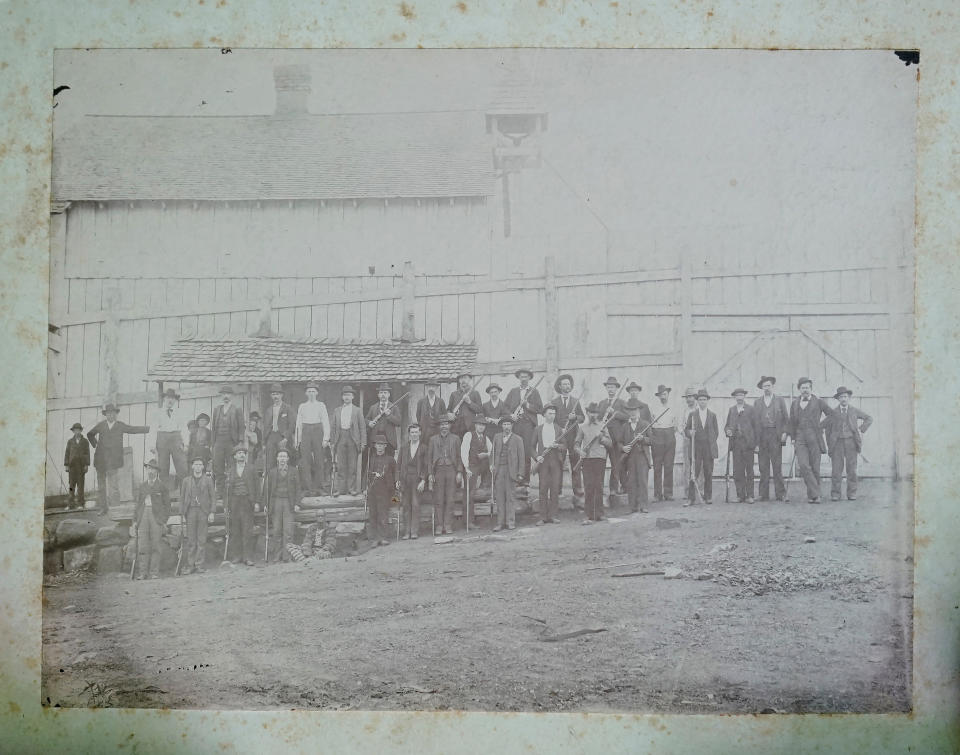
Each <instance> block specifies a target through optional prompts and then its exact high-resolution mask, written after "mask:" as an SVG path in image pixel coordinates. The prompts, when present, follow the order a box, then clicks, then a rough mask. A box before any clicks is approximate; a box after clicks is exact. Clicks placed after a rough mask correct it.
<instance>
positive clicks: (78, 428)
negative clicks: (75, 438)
mask: <svg viewBox="0 0 960 755" xmlns="http://www.w3.org/2000/svg"><path fill="white" fill-rule="evenodd" d="M70 429H71V430H82V429H83V425H81V424H80V423H79V422H74V423H73V425H72V426H71V427H70Z"/></svg>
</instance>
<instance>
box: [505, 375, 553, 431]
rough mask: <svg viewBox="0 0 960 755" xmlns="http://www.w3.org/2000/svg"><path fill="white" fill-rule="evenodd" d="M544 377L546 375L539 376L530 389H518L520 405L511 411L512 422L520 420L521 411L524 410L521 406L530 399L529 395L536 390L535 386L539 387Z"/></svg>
mask: <svg viewBox="0 0 960 755" xmlns="http://www.w3.org/2000/svg"><path fill="white" fill-rule="evenodd" d="M545 377H546V375H541V376H540V379H539V380H538V381H537V382H536V383H534V384H533V387H532V388H527V389H523V388H521V389H520V403H519V404H517V408H516V409H514V410H513V413H512V416H513V421H514V422H516V421H517V420H518V419H520V415H521V414H523V410H524V406H523V405H524V404H525V403H526V402H527V399H528V398H530V394H531V393H533V392H534V391H535V390H537V386H539V385H540V383H542V382H543V379H544V378H545ZM524 390H526V393H524Z"/></svg>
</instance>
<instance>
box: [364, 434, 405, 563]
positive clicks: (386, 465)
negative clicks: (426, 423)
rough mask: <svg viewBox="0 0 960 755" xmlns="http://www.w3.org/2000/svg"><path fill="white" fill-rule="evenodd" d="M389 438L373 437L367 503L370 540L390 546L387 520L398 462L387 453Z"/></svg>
mask: <svg viewBox="0 0 960 755" xmlns="http://www.w3.org/2000/svg"><path fill="white" fill-rule="evenodd" d="M388 445H389V444H388V443H387V436H386V435H383V434H382V433H377V434H375V435H374V436H373V453H371V454H370V467H369V470H368V472H369V479H368V480H367V503H368V504H369V508H370V539H371V540H373V544H374V545H390V541H389V540H387V537H386V532H387V520H388V519H389V517H390V501H391V500H392V499H393V494H394V492H395V491H396V489H397V483H398V480H397V462H396V460H395V459H394V458H393V454H390V453H387V448H388Z"/></svg>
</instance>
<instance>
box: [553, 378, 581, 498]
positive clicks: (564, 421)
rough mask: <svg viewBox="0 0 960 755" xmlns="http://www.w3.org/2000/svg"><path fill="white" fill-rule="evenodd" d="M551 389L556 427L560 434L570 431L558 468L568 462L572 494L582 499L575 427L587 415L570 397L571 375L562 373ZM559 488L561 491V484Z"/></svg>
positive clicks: (564, 440) (578, 402)
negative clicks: (555, 414)
mask: <svg viewBox="0 0 960 755" xmlns="http://www.w3.org/2000/svg"><path fill="white" fill-rule="evenodd" d="M553 388H554V390H555V391H556V392H557V395H556V396H554V399H553V402H552V403H553V405H554V406H555V407H557V419H556V422H557V427H558V428H560V432H561V433H562V432H563V431H564V430H567V429H568V428H569V429H570V432H568V433H567V434H566V435H564V436H563V445H564V454H563V456H562V457H561V458H560V467H561V469H562V468H563V465H564V463H565V461H566V460H567V459H569V460H570V484H571V485H572V486H573V494H574V495H575V496H578V497H580V498H582V497H583V470H581V468H580V465H579V464H578V463H577V462H578V461H579V457H578V456H577V452H576V450H575V448H576V445H577V431H576V427H577V426H578V425H580V424H581V423H582V422H584V421H585V420H586V419H587V415H586V414H584V413H583V408H582V407H581V406H580V401H579V400H578V399H575V398H574V397H573V396H571V395H570V392H571V391H572V390H573V375H570V374H569V373H564V374H563V375H561V376H560V377H558V378H557V380H556V382H555V383H554V384H553ZM560 487H561V490H562V489H563V483H562V482H561V484H560Z"/></svg>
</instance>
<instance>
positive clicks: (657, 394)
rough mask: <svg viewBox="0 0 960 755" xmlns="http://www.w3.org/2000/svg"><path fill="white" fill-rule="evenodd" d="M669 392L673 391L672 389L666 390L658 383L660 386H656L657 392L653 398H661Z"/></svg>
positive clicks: (666, 388) (665, 387)
mask: <svg viewBox="0 0 960 755" xmlns="http://www.w3.org/2000/svg"><path fill="white" fill-rule="evenodd" d="M671 390H673V389H672V388H668V387H667V386H665V385H664V384H663V383H660V385H658V386H657V392H656V393H655V394H653V395H654V396H662V395H663V394H664V393H670V391H671Z"/></svg>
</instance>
